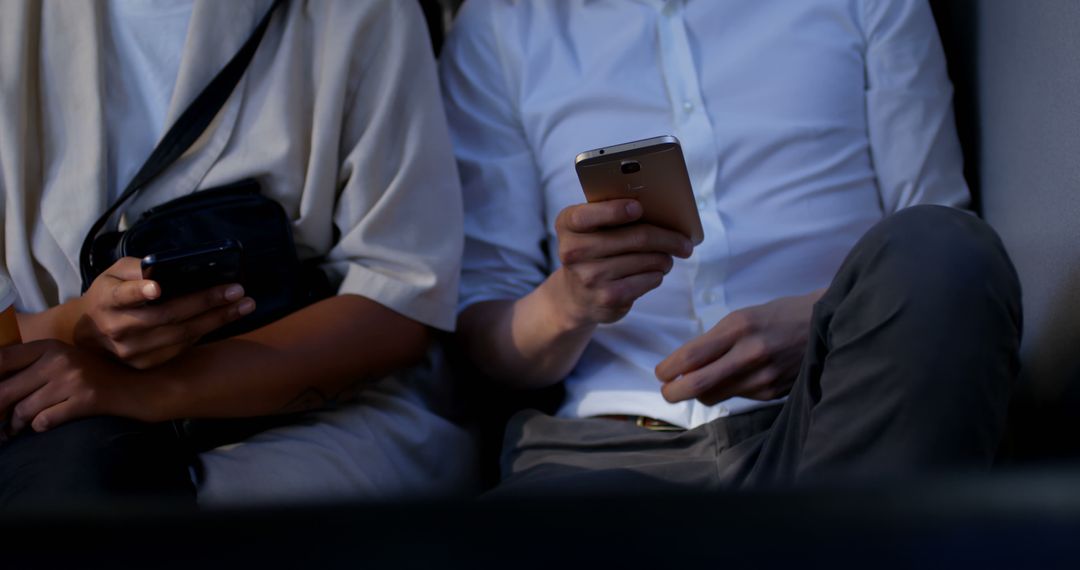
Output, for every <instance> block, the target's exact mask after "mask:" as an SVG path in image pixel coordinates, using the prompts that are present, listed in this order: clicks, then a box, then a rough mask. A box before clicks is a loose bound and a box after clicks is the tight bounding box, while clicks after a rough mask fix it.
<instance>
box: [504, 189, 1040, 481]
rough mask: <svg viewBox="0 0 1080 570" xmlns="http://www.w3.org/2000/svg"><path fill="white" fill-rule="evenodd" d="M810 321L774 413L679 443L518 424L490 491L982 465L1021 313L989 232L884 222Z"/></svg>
mask: <svg viewBox="0 0 1080 570" xmlns="http://www.w3.org/2000/svg"><path fill="white" fill-rule="evenodd" d="M810 326H811V329H812V330H811V334H810V340H809V342H808V346H807V348H806V355H805V357H804V358H803V364H802V369H801V371H800V373H799V376H798V379H797V380H796V382H795V384H794V386H793V387H792V390H791V394H790V396H789V398H788V400H787V401H786V402H785V403H784V404H783V405H779V406H772V407H770V408H767V409H761V410H756V411H752V412H749V413H745V414H740V415H736V416H732V417H727V418H721V419H718V420H715V421H713V422H711V423H708V424H706V425H702V426H700V427H697V428H695V429H691V430H687V431H682V432H655V431H650V430H648V429H646V428H641V427H638V426H636V425H634V424H633V423H630V422H620V421H613V420H608V419H594V418H586V419H568V418H555V417H551V416H547V415H544V414H540V413H538V412H535V411H525V412H521V413H519V414H517V415H516V416H514V417H513V418H512V419H511V421H510V423H509V424H508V426H507V430H506V437H505V441H504V448H503V456H502V476H503V481H502V483H501V484H500V485H499V487H498V488H497V489H496V490H495V492H494V494H495V495H503V494H519V493H527V494H533V493H536V492H545V491H551V492H586V493H588V492H594V491H612V490H631V489H641V488H643V487H671V488H720V487H726V488H733V487H735V488H738V487H751V486H762V485H790V484H799V483H806V482H818V481H830V482H835V481H837V480H838V479H840V480H852V479H854V480H859V481H867V480H874V481H878V480H884V479H889V478H902V477H909V476H913V475H921V474H928V473H934V472H941V471H956V470H971V469H986V468H988V467H989V466H990V464H991V463H992V461H993V457H994V455H995V452H996V450H997V447H998V444H999V442H1000V439H1001V436H1002V432H1003V430H1004V424H1005V415H1006V409H1007V406H1008V400H1009V394H1010V389H1011V386H1012V383H1013V380H1014V378H1015V377H1016V373H1017V370H1018V367H1019V357H1018V351H1019V344H1020V331H1021V308H1020V284H1019V280H1018V278H1017V275H1016V271H1015V270H1014V268H1013V266H1012V263H1011V262H1010V261H1009V258H1008V255H1007V254H1006V252H1005V249H1004V247H1003V246H1002V244H1001V241H1000V240H999V239H998V237H997V235H996V234H995V233H994V231H993V230H992V229H990V227H989V226H987V225H986V224H985V223H983V222H982V221H980V220H979V219H978V218H976V217H974V216H971V215H969V214H965V213H963V212H961V211H959V210H954V209H951V208H946V207H941V206H918V207H913V208H909V209H906V210H903V211H901V212H899V213H897V214H895V215H892V216H890V217H888V218H887V219H885V220H883V221H882V222H881V223H879V224H877V225H876V226H874V227H873V228H871V230H870V231H869V232H867V233H866V235H865V236H863V238H862V239H861V240H859V242H858V243H857V244H856V245H855V247H854V248H853V249H852V251H851V253H850V254H849V255H848V257H847V259H846V260H845V261H844V263H843V264H842V265H841V267H840V270H839V271H838V272H837V274H836V276H835V278H834V279H833V282H832V284H831V285H830V287H829V289H828V291H827V292H826V293H825V295H824V296H823V297H822V298H821V300H820V301H819V302H818V303H817V304H816V305H815V307H814V311H813V317H812V320H811V325H810ZM657 389H658V390H659V382H658V383H657Z"/></svg>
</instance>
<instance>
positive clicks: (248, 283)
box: [79, 0, 330, 341]
mask: <svg viewBox="0 0 1080 570" xmlns="http://www.w3.org/2000/svg"><path fill="white" fill-rule="evenodd" d="M281 3H282V0H275V2H274V4H273V5H272V6H271V7H270V9H269V10H267V12H266V15H264V16H263V18H262V20H261V21H260V22H259V24H258V26H257V27H256V28H255V30H254V31H253V32H252V33H251V36H250V37H248V39H247V40H246V41H245V42H244V45H243V46H242V47H241V48H240V50H239V51H237V52H236V54H235V55H234V56H233V57H232V59H230V60H229V62H228V63H227V64H226V65H225V67H223V68H222V69H221V71H220V72H218V74H217V75H216V76H215V77H214V79H213V80H211V81H210V83H209V84H207V86H206V87H205V88H204V89H203V90H202V92H201V93H199V96H198V97H196V98H195V100H194V101H193V102H192V103H191V105H190V106H189V107H188V108H187V109H186V110H185V111H184V112H183V113H182V114H181V115H180V117H179V118H178V119H177V121H176V123H175V124H173V125H172V127H170V128H169V130H168V132H166V133H165V136H164V137H162V139H161V142H160V143H158V145H157V147H155V148H154V150H153V152H152V153H151V154H150V157H149V158H148V159H147V160H146V162H145V163H144V164H143V165H142V167H141V168H140V169H139V171H138V173H137V174H136V175H135V177H134V178H133V179H132V180H131V182H130V183H129V184H128V185H127V187H126V188H125V189H124V191H123V192H122V193H121V195H120V197H119V198H118V199H117V200H116V201H115V202H113V204H112V205H111V206H109V208H108V209H107V210H106V211H105V213H104V214H102V215H101V217H100V218H98V219H97V221H96V222H94V225H93V226H92V227H91V229H90V231H89V233H88V234H87V236H86V239H85V240H84V241H83V245H82V249H81V251H80V255H79V266H80V271H81V273H82V289H83V292H84V293H85V292H86V290H87V289H89V288H90V284H91V283H93V282H94V279H96V278H97V277H98V276H99V275H101V273H102V272H103V271H105V270H106V269H108V268H109V267H110V266H111V265H112V264H113V263H115V262H116V261H117V260H119V259H120V258H122V257H128V256H131V257H139V258H141V257H144V256H146V255H149V254H152V253H159V252H163V251H168V250H174V249H180V248H185V247H196V246H199V245H202V244H205V243H208V242H214V241H220V240H226V239H229V240H235V241H237V242H239V243H240V245H241V248H242V251H243V254H242V261H241V269H242V274H243V277H242V279H241V284H242V285H243V286H244V291H245V294H246V295H247V296H249V297H251V298H253V299H254V300H255V311H254V312H253V313H251V314H250V315H248V316H246V317H244V318H242V319H240V320H238V321H236V322H234V323H232V324H230V325H227V326H225V327H222V328H221V329H218V330H217V331H214V332H213V333H211V334H210V335H207V336H206V337H204V339H203V340H204V341H210V340H217V339H221V338H226V337H229V336H233V335H237V334H241V333H244V332H247V331H250V330H254V329H256V328H259V327H261V326H263V325H265V324H268V323H270V322H273V321H275V320H277V319H279V318H281V317H283V316H285V315H287V314H289V313H291V312H294V311H296V310H298V309H300V308H303V307H304V306H306V305H308V304H310V303H312V302H314V301H316V300H318V299H321V298H324V297H326V296H328V295H329V294H330V286H329V283H328V282H327V280H326V277H325V276H324V275H323V273H322V272H321V271H320V270H319V269H318V268H317V267H316V266H315V263H316V262H317V261H318V260H313V261H312V262H308V263H301V262H300V260H299V258H298V256H297V253H296V246H295V245H294V243H293V236H292V224H291V222H290V221H289V219H288V216H287V215H286V213H285V210H284V209H283V208H282V207H281V205H280V204H278V203H277V202H275V201H274V200H271V199H269V198H267V197H265V196H263V195H262V194H261V192H260V187H259V183H258V182H257V181H255V180H253V179H247V180H241V181H238V182H236V183H233V184H229V185H227V186H221V187H217V188H210V189H206V190H201V191H197V192H194V193H192V194H189V195H187V196H182V197H180V198H177V199H174V200H171V201H169V202H166V203H164V204H161V205H159V206H156V207H154V208H151V209H149V210H147V211H146V212H145V213H143V214H142V215H141V216H139V218H138V219H137V220H136V221H135V222H134V223H132V224H131V226H130V227H129V228H128V229H127V230H125V231H116V230H115V229H114V230H112V231H103V230H105V228H106V226H107V225H108V224H109V221H110V220H111V219H112V218H113V216H114V215H115V214H116V212H117V211H119V210H120V208H121V206H123V205H124V204H125V203H127V202H128V201H129V200H130V199H131V198H132V197H134V196H135V195H136V194H138V193H139V192H140V191H142V190H143V189H144V188H145V187H146V186H147V185H148V184H149V183H150V182H151V181H152V180H153V179H154V178H155V177H157V176H158V175H159V174H161V172H163V171H164V170H165V169H166V168H168V167H169V166H170V165H171V164H172V163H173V162H175V161H176V160H177V159H178V158H180V156H181V155H183V154H184V153H185V152H186V151H187V150H188V149H189V148H190V147H191V145H192V144H194V143H195V141H196V140H197V139H198V138H199V137H200V136H202V134H203V132H204V131H206V129H207V127H208V126H209V125H210V123H211V122H212V121H213V119H214V117H215V116H216V115H217V114H218V112H219V111H220V110H221V108H222V107H223V106H224V105H225V102H226V101H227V100H228V98H229V96H230V95H231V94H232V92H233V91H234V89H235V88H236V85H237V84H238V83H239V82H240V78H241V76H243V74H244V72H245V70H246V69H247V67H248V65H249V64H250V63H251V60H252V58H253V57H254V55H255V51H256V49H257V48H258V46H259V43H260V41H261V40H262V37H263V35H264V34H265V32H266V28H267V26H268V25H269V23H270V18H271V16H272V15H273V13H274V12H275V11H276V10H277V8H278V6H280V5H281ZM114 227H115V226H114Z"/></svg>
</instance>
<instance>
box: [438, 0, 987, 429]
mask: <svg viewBox="0 0 1080 570" xmlns="http://www.w3.org/2000/svg"><path fill="white" fill-rule="evenodd" d="M441 74H442V84H443V92H444V99H445V103H446V108H447V114H448V119H449V121H450V125H451V132H452V135H453V138H454V143H455V146H456V153H457V158H458V166H459V169H460V171H461V175H462V183H463V190H464V198H465V206H466V222H465V233H466V250H465V258H464V262H463V273H462V290H461V295H460V303H459V310H460V309H462V308H464V307H467V306H468V305H471V304H473V303H477V302H480V301H486V300H495V299H515V298H519V297H521V296H523V295H525V294H527V293H529V292H530V291H531V290H532V289H533V288H535V287H536V286H537V285H539V284H540V283H541V282H542V281H543V279H544V278H545V277H546V276H547V275H548V274H549V273H550V272H551V271H553V270H554V269H555V268H556V267H557V266H558V263H559V261H558V258H557V247H555V239H556V235H555V231H554V220H555V217H556V215H557V214H558V213H559V211H560V210H562V209H564V208H566V207H567V206H570V205H572V204H577V203H581V202H583V201H584V199H583V195H582V191H581V187H580V185H579V183H578V180H577V178H576V175H575V173H574V167H573V159H574V156H575V155H576V154H577V153H579V152H581V151H583V150H587V149H592V148H597V147H602V146H610V145H613V144H617V143H622V142H626V141H631V140H638V139H643V138H648V137H653V136H657V135H663V134H673V135H675V136H676V137H678V138H679V140H680V141H681V142H682V146H683V152H684V154H685V156H686V161H687V166H688V168H689V172H690V177H691V181H692V184H693V187H694V192H695V194H696V197H697V203H698V208H699V212H700V215H701V219H702V224H703V226H704V229H705V241H704V243H702V244H701V245H700V246H698V247H697V248H696V249H695V251H694V254H693V256H692V257H691V258H690V259H689V260H686V261H681V260H677V261H676V263H675V267H674V269H673V270H672V271H671V273H669V274H668V275H667V276H666V277H665V279H664V282H663V285H662V286H661V287H660V288H659V289H657V290H655V291H652V292H650V293H648V294H646V295H645V296H643V297H642V298H641V299H639V300H638V301H637V302H636V303H635V305H634V307H633V309H632V310H631V311H630V313H629V314H628V315H627V316H626V317H625V318H623V319H622V320H620V321H619V322H617V323H614V324H611V325H605V326H601V327H600V328H598V329H597V331H596V333H595V334H594V335H593V338H592V342H591V343H590V344H589V346H588V348H587V349H586V351H585V353H584V354H583V356H582V357H581V360H580V361H579V362H578V364H577V366H576V368H575V369H574V371H573V372H572V373H571V374H570V376H569V377H568V378H567V380H566V389H567V399H566V401H565V403H564V405H563V407H562V409H561V410H560V412H559V414H560V415H563V416H572V417H585V416H594V415H600V414H640V415H646V416H652V417H655V418H658V419H662V420H665V421H668V422H671V423H673V424H676V425H680V426H685V427H693V426H697V425H700V424H702V423H705V422H708V421H711V420H713V419H715V418H718V417H722V416H726V415H728V414H734V413H740V412H745V411H748V410H751V409H754V408H756V407H760V406H762V405H765V404H766V403H763V402H757V401H750V400H746V399H742V398H733V399H731V400H727V401H725V402H721V403H720V404H718V405H715V406H711V407H709V406H704V405H702V404H700V403H699V402H696V401H690V402H683V403H678V404H668V403H667V402H665V401H664V400H663V398H662V397H661V395H660V383H659V381H658V380H657V379H656V378H655V376H654V374H653V369H654V367H655V365H656V364H657V363H658V362H660V361H661V360H662V359H663V358H665V357H666V356H667V355H669V354H670V353H671V352H673V351H674V350H675V349H677V348H678V347H680V346H681V345H682V344H684V343H686V342H687V341H689V340H691V339H693V338H695V337H697V336H698V335H701V334H702V333H704V332H705V331H707V330H708V329H709V328H711V327H712V326H713V325H715V324H716V323H717V322H718V321H720V319H722V318H723V317H724V316H725V315H727V314H728V313H730V312H731V311H733V310H736V309H739V308H742V307H747V306H751V305H756V304H760V303H764V302H767V301H770V300H772V299H776V298H778V297H783V296H789V295H798V294H803V293H807V292H809V291H812V290H814V289H817V288H820V287H824V286H827V285H828V284H829V282H830V280H831V278H832V276H833V274H834V273H835V271H836V270H837V268H838V267H839V265H840V263H841V261H842V259H843V258H844V256H845V255H846V254H847V252H848V251H849V250H850V249H851V247H852V246H853V245H854V244H855V242H856V241H857V240H858V239H859V237H860V236H861V235H862V234H863V233H864V232H865V231H866V230H867V229H868V228H870V227H871V226H872V225H873V224H874V223H875V222H877V221H879V220H880V219H882V217H884V216H885V215H886V214H888V213H891V212H895V211H897V210H899V209H900V208H904V207H907V206H911V205H915V204H923V203H938V204H949V205H955V206H962V205H966V204H967V202H968V193H967V187H966V185H965V183H964V179H963V177H962V172H961V170H962V168H961V167H962V165H961V154H960V148H959V145H958V142H957V139H956V134H955V127H954V120H953V114H952V110H951V95H952V91H951V86H950V84H949V81H948V78H947V76H946V70H945V61H944V57H943V54H942V50H941V47H940V41H939V39H938V36H937V31H936V28H935V26H934V22H933V19H932V15H931V13H930V10H929V7H928V6H927V4H926V2H925V1H924V0H896V1H889V2H872V1H869V0H866V1H862V0H800V1H798V2H791V1H787V0H783V1H755V2H720V1H715V0H690V1H680V0H669V1H663V0H639V1H636V2H628V1H626V0H594V1H590V0H567V1H559V2H554V1H550V2H545V1H533V2H527V1H513V0H470V2H468V3H466V4H465V7H464V8H463V9H462V12H461V14H460V15H459V18H458V21H457V23H456V24H455V27H454V30H453V33H452V34H451V37H450V38H449V39H448V42H447V45H446V46H445V48H444V52H443V55H442V62H441Z"/></svg>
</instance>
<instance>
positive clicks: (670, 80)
mask: <svg viewBox="0 0 1080 570" xmlns="http://www.w3.org/2000/svg"><path fill="white" fill-rule="evenodd" d="M659 8H660V18H659V30H658V31H659V47H660V59H661V62H660V63H661V69H662V71H663V74H664V81H665V84H666V87H667V93H668V98H669V102H670V105H671V112H672V117H673V121H672V124H673V125H674V128H675V132H674V134H675V136H676V137H677V138H678V139H679V141H680V142H681V143H682V150H683V155H684V156H685V158H686V167H687V170H688V172H689V174H690V181H691V183H692V184H693V187H694V198H695V200H696V202H697V208H698V212H699V214H700V216H701V224H702V227H703V229H704V230H705V241H704V242H702V243H701V245H699V246H698V247H697V248H695V250H694V254H693V256H691V258H690V259H689V260H688V261H687V262H686V263H687V268H688V270H689V273H690V279H689V282H690V283H691V288H690V291H689V294H690V295H691V306H692V307H693V309H694V313H695V315H694V316H695V317H696V319H697V322H698V329H699V330H698V334H701V333H703V332H704V331H705V330H706V329H708V328H711V327H712V326H713V325H714V324H716V323H717V322H718V321H719V320H720V319H721V318H722V317H723V316H724V315H726V314H727V313H728V312H729V308H728V305H727V294H726V291H725V288H724V281H725V277H726V264H727V259H728V254H729V252H730V247H729V244H728V234H727V228H726V227H725V225H724V221H723V218H722V217H721V215H720V211H719V208H718V204H717V196H716V192H717V189H716V181H717V176H718V171H719V168H720V164H719V151H718V149H717V145H716V135H715V132H714V130H713V124H712V121H710V119H709V116H708V114H707V113H706V108H705V103H704V98H703V97H702V93H701V86H700V83H699V81H698V74H697V68H696V66H695V65H694V57H693V52H692V51H691V49H690V41H689V39H688V38H687V32H686V21H685V2H684V0H666V1H664V2H663V3H662V4H661V5H660V6H659ZM707 412H708V410H707V409H706V408H705V407H704V406H700V405H696V402H695V403H694V404H692V405H691V416H692V417H691V421H692V422H694V423H697V422H698V421H703V420H704V419H705V417H704V416H705V415H706V414H707ZM721 413H723V411H721ZM698 416H700V417H698Z"/></svg>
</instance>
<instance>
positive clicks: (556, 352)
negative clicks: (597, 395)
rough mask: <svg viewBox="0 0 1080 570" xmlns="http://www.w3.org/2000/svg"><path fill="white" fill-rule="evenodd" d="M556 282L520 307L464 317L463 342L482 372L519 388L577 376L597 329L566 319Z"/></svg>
mask: <svg viewBox="0 0 1080 570" xmlns="http://www.w3.org/2000/svg"><path fill="white" fill-rule="evenodd" d="M556 279H558V277H557V275H553V276H552V277H550V278H549V279H548V280H547V281H545V282H544V283H543V284H541V285H540V286H539V287H537V288H536V289H535V290H533V291H532V292H531V293H529V294H528V295H526V296H524V297H522V298H520V299H518V300H516V301H488V302H482V303H477V304H475V305H472V306H470V307H468V308H467V309H466V310H465V311H464V312H463V313H462V314H461V316H460V317H459V319H458V336H459V338H461V339H462V341H463V344H464V345H465V350H466V352H467V353H468V354H469V356H470V358H471V359H472V361H473V362H474V363H475V364H476V366H477V367H478V368H480V370H481V371H482V372H484V373H485V374H486V375H488V376H490V377H491V378H492V379H494V380H496V381H499V382H503V383H505V384H507V385H509V386H512V387H515V388H541V387H544V386H550V385H552V384H555V383H557V382H559V381H561V380H562V379H563V378H565V377H566V376H567V375H568V374H569V373H570V371H571V370H573V368H574V366H575V365H576V364H577V361H578V359H580V358H581V354H582V352H584V350H585V347H586V346H587V345H588V343H589V340H590V339H591V338H592V333H593V331H594V330H595V329H596V325H581V324H578V323H575V322H573V320H572V319H569V318H567V317H566V316H565V314H564V313H565V311H563V310H561V309H562V307H560V306H559V303H561V302H565V297H564V296H562V295H560V293H559V291H558V289H559V287H558V283H557V281H556Z"/></svg>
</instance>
